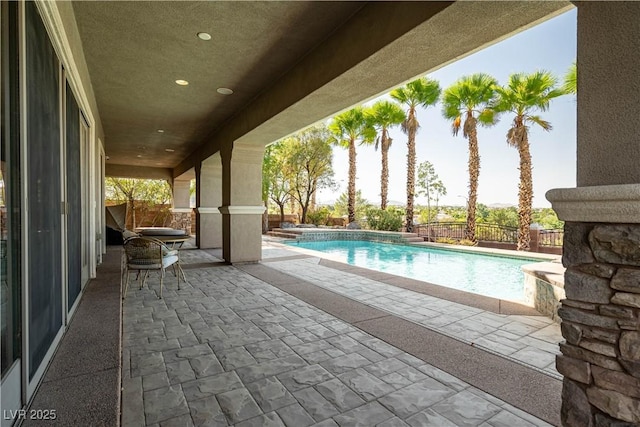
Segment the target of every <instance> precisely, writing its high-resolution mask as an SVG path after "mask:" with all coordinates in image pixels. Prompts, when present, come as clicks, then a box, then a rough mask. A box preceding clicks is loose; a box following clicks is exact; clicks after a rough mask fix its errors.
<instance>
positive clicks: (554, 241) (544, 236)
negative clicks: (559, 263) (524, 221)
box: [538, 229, 564, 247]
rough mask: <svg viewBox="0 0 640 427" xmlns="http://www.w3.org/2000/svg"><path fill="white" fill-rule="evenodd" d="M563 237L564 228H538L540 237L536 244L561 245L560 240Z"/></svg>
mask: <svg viewBox="0 0 640 427" xmlns="http://www.w3.org/2000/svg"><path fill="white" fill-rule="evenodd" d="M563 239H564V230H563V229H556V230H540V237H539V240H538V244H539V245H540V246H550V247H562V240H563Z"/></svg>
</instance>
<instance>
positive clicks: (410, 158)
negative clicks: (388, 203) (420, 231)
mask: <svg viewBox="0 0 640 427" xmlns="http://www.w3.org/2000/svg"><path fill="white" fill-rule="evenodd" d="M408 121H409V122H410V123H412V122H415V121H416V120H415V118H410V119H409V120H408ZM416 132H417V129H416V126H414V125H413V124H412V125H411V127H410V128H409V132H408V133H409V138H408V141H407V216H406V224H407V225H406V229H407V231H408V232H409V233H411V232H412V231H413V200H414V194H415V192H416Z"/></svg>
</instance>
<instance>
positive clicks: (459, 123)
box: [442, 73, 498, 242]
mask: <svg viewBox="0 0 640 427" xmlns="http://www.w3.org/2000/svg"><path fill="white" fill-rule="evenodd" d="M497 84H498V82H497V80H496V79H495V78H493V77H491V76H490V75H488V74H484V73H477V74H473V75H471V76H464V77H462V78H460V79H458V80H457V81H456V82H455V83H454V84H452V85H451V86H449V87H448V88H447V89H446V90H445V91H444V93H443V95H442V103H443V114H444V117H445V118H446V119H449V120H451V121H452V131H453V135H454V136H456V135H458V132H459V131H460V128H462V136H463V137H464V138H466V139H467V140H468V141H469V161H468V171H469V197H468V198H467V226H466V229H465V238H466V239H468V240H471V241H472V242H476V241H477V240H476V203H477V201H478V178H479V176H480V152H479V150H478V129H477V128H478V122H479V123H480V124H481V125H484V126H489V125H492V124H494V123H495V120H494V112H493V110H492V109H491V108H489V106H490V105H491V103H492V102H493V101H494V97H495V87H496V85H497ZM463 117H464V119H463ZM463 120H464V122H463Z"/></svg>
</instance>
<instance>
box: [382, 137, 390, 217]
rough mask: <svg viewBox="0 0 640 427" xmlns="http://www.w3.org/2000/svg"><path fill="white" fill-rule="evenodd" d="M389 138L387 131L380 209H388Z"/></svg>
mask: <svg viewBox="0 0 640 427" xmlns="http://www.w3.org/2000/svg"><path fill="white" fill-rule="evenodd" d="M388 141H389V136H388V135H387V131H386V129H385V130H383V131H382V141H381V142H382V143H381V145H382V146H381V148H380V151H381V153H382V171H381V172H380V209H386V208H387V194H388V193H387V192H388V189H389V142H388Z"/></svg>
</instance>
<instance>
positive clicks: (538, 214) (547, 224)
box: [532, 208, 564, 230]
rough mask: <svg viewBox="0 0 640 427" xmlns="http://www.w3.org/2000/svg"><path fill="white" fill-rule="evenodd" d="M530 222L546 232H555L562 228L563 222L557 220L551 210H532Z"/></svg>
mask: <svg viewBox="0 0 640 427" xmlns="http://www.w3.org/2000/svg"><path fill="white" fill-rule="evenodd" d="M532 220H533V222H537V223H538V224H540V225H541V226H542V228H544V229H546V230H557V229H561V228H563V227H564V221H561V220H559V219H558V215H557V214H556V211H554V210H553V209H551V208H541V209H534V211H533V214H532Z"/></svg>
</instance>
